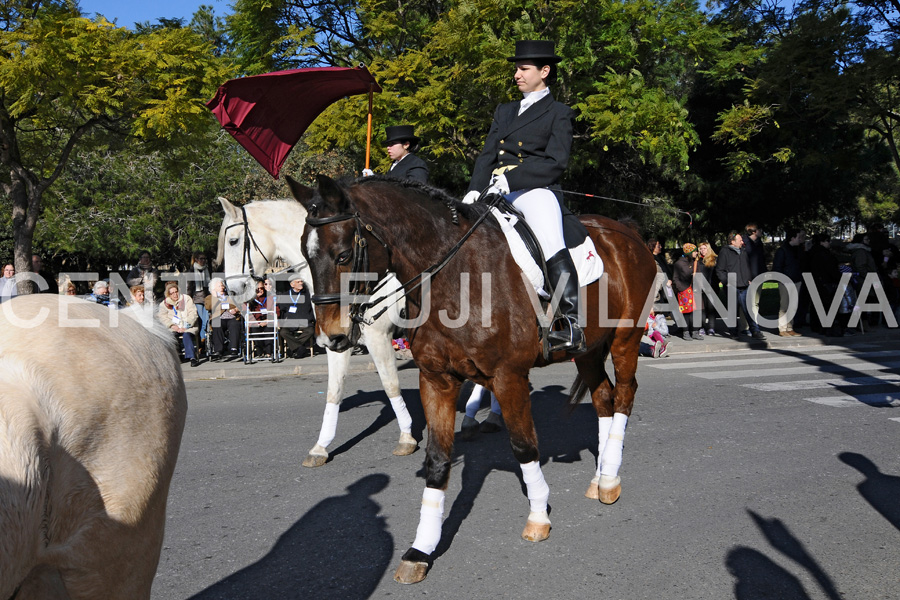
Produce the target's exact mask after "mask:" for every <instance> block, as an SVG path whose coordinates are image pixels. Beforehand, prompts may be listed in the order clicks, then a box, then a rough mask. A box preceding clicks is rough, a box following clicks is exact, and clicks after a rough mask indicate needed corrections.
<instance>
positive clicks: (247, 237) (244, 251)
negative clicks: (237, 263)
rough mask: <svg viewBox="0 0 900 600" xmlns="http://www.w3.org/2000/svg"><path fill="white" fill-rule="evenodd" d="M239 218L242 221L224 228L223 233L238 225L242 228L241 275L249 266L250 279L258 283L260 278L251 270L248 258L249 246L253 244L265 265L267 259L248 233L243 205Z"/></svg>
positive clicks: (248, 227)
mask: <svg viewBox="0 0 900 600" xmlns="http://www.w3.org/2000/svg"><path fill="white" fill-rule="evenodd" d="M241 217H242V218H243V221H240V222H237V223H232V224H231V225H229V226H228V227H226V228H225V231H226V232H227V231H228V230H229V229H231V228H232V227H237V226H238V225H243V226H244V246H243V249H242V250H241V273H246V272H247V265H248V264H249V265H250V277H252V278H253V279H254V280H256V281H258V280H260V279H262V277H259V276H257V275H256V271H255V270H254V269H253V259H252V258H251V256H250V245H251V244H253V247H254V248H256V251H257V252H259V253H260V254H261V255H262V257H263V260H265V261H266V264H269V259H268V257H267V256H266V254H265V252H263V251H262V248H260V247H259V244H257V243H256V239H255V238H254V237H253V233H252V232H251V231H250V222H249V221H248V220H247V209H246V208H244V206H243V205H241Z"/></svg>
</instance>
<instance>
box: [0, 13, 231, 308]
mask: <svg viewBox="0 0 900 600" xmlns="http://www.w3.org/2000/svg"><path fill="white" fill-rule="evenodd" d="M5 8H6V13H5V14H4V15H3V18H2V19H0V20H2V30H0V165H2V167H3V169H4V173H3V176H2V178H0V186H2V190H3V192H4V195H5V197H6V201H8V202H9V203H10V204H11V208H12V230H13V238H14V239H13V242H14V251H15V266H16V270H17V271H29V270H30V269H31V252H32V242H33V236H34V231H35V228H36V226H37V222H38V219H39V217H40V215H41V208H42V201H43V198H44V195H45V193H46V192H47V190H48V189H50V187H51V186H52V185H53V184H54V183H55V182H56V181H57V180H58V179H59V178H60V176H61V175H62V174H63V173H64V171H65V169H66V167H67V165H68V163H69V160H70V158H71V156H72V154H73V152H75V151H76V150H78V149H89V148H92V147H98V146H100V145H105V144H106V143H107V141H108V138H109V136H113V137H117V138H122V139H126V138H133V139H135V140H145V141H146V142H147V144H148V146H147V147H148V148H153V147H154V146H157V147H158V146H159V145H166V144H171V143H172V142H173V140H175V139H176V138H177V137H178V135H179V134H184V133H189V132H191V131H193V130H196V129H198V128H199V129H202V128H203V127H208V126H209V114H208V111H207V110H206V108H205V107H204V105H203V103H204V101H205V100H206V99H208V98H209V97H211V95H212V93H213V91H214V90H215V89H216V87H217V86H218V85H219V84H221V83H222V81H224V80H225V79H227V78H228V75H229V73H230V70H229V64H228V63H227V62H226V61H225V60H223V59H220V58H216V57H215V56H214V54H213V52H212V51H211V46H210V44H209V43H208V42H207V41H206V40H204V39H203V38H202V37H200V36H199V35H198V34H197V33H195V32H194V31H193V30H191V29H188V28H162V29H158V30H153V31H149V32H146V33H133V32H130V31H128V30H127V29H124V28H119V27H115V26H114V25H112V24H110V23H109V22H107V21H106V20H105V19H103V18H102V17H101V18H97V19H95V20H93V21H92V20H88V19H85V18H83V17H82V16H81V15H80V13H79V11H78V10H77V8H76V7H75V6H74V5H73V3H71V2H67V1H64V0H56V1H49V2H38V1H28V0H21V1H14V2H7V3H5ZM180 139H187V138H186V136H182V137H181V138H180ZM20 287H26V286H20ZM23 291H24V290H23Z"/></svg>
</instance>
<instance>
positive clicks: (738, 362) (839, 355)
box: [649, 350, 900, 370]
mask: <svg viewBox="0 0 900 600" xmlns="http://www.w3.org/2000/svg"><path fill="white" fill-rule="evenodd" d="M893 356H900V350H876V351H872V352H846V351H843V352H834V353H829V354H826V355H824V356H823V355H818V354H817V355H815V356H808V355H807V354H806V353H804V354H803V356H772V355H771V354H769V353H767V354H765V355H763V356H759V355H757V356H756V357H754V358H735V359H725V360H716V361H712V360H710V361H707V362H700V363H698V362H697V361H696V359H695V360H692V361H686V362H674V361H669V360H667V361H665V362H662V363H653V364H650V365H649V366H651V367H653V368H655V369H665V370H668V369H683V368H684V367H685V365H686V364H689V365H691V368H698V367H704V368H710V369H718V368H721V367H742V366H748V365H766V364H783V363H793V362H809V361H810V360H819V361H821V360H829V361H832V362H837V361H839V360H850V359H854V358H875V357H884V358H889V357H893Z"/></svg>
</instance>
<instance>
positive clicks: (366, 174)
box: [363, 169, 375, 177]
mask: <svg viewBox="0 0 900 600" xmlns="http://www.w3.org/2000/svg"><path fill="white" fill-rule="evenodd" d="M374 174H375V171H373V170H372V169H363V177H371V176H372V175H374Z"/></svg>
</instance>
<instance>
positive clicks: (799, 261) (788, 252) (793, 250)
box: [772, 229, 806, 337]
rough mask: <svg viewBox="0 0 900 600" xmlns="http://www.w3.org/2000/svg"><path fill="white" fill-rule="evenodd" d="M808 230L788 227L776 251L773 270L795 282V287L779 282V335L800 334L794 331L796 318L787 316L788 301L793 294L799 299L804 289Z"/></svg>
mask: <svg viewBox="0 0 900 600" xmlns="http://www.w3.org/2000/svg"><path fill="white" fill-rule="evenodd" d="M805 253H806V232H805V231H803V230H802V229H788V230H787V233H785V235H784V241H783V242H782V243H781V246H780V247H779V248H778V250H776V251H775V260H774V261H773V262H772V270H773V271H776V272H778V273H781V274H783V275H784V276H786V277H787V278H788V279H790V280H791V282H792V283H793V289H788V287H787V286H786V285H785V284H784V283H783V282H779V284H778V296H779V299H780V304H779V306H778V335H780V336H781V337H791V336H795V335H800V334H799V333H797V332H796V331H794V320H793V319H790V320H788V318H787V309H788V303H789V302H790V298H791V295H793V296H794V297H795V298H797V300H798V304H799V299H800V292H801V290H802V289H803V270H804V266H805V263H806V260H805Z"/></svg>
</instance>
